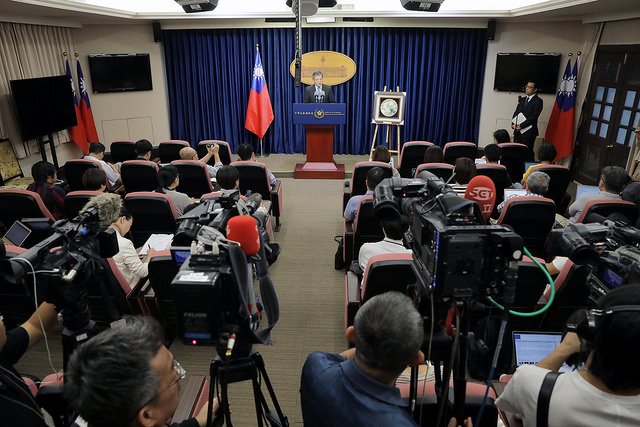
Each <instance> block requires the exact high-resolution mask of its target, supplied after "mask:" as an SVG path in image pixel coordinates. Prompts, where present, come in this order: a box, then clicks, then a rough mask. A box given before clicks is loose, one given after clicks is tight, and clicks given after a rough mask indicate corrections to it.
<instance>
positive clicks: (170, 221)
mask: <svg viewBox="0 0 640 427" xmlns="http://www.w3.org/2000/svg"><path fill="white" fill-rule="evenodd" d="M124 205H125V206H126V208H127V209H128V210H129V212H130V213H131V216H132V217H133V225H132V226H131V234H132V235H133V244H134V246H135V247H136V248H138V247H140V246H142V245H143V244H144V242H145V241H146V240H147V239H148V238H149V236H151V235H152V234H174V233H175V232H176V218H177V215H176V210H175V208H174V207H173V202H172V201H171V198H170V197H169V196H167V195H166V194H163V193H154V192H149V191H139V192H135V193H129V194H127V195H126V196H125V198H124Z"/></svg>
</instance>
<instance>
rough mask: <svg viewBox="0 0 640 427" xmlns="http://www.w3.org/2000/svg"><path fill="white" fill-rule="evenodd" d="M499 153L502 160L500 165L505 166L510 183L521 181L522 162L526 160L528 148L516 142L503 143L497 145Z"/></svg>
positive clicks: (522, 172) (522, 173)
mask: <svg viewBox="0 0 640 427" xmlns="http://www.w3.org/2000/svg"><path fill="white" fill-rule="evenodd" d="M498 146H499V147H500V151H501V152H502V158H501V159H500V164H503V165H505V167H506V168H507V171H508V172H509V176H510V177H511V182H520V181H522V175H524V162H525V161H526V159H527V156H528V153H529V148H528V147H527V146H526V145H524V144H519V143H517V142H504V143H502V144H498Z"/></svg>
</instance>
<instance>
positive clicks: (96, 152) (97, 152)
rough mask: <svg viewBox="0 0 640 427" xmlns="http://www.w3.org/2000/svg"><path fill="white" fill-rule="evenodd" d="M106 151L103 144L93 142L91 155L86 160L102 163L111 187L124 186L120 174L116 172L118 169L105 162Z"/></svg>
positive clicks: (90, 150)
mask: <svg viewBox="0 0 640 427" xmlns="http://www.w3.org/2000/svg"><path fill="white" fill-rule="evenodd" d="M104 150H105V146H104V144H103V143H101V142H93V143H91V145H90V146H89V154H87V155H86V156H84V158H85V159H88V160H96V161H98V162H100V165H102V170H104V172H105V173H106V174H107V179H108V180H109V184H110V185H111V187H113V186H115V185H116V184H122V180H121V179H120V174H119V173H118V171H117V170H116V167H115V166H114V165H112V164H111V163H109V162H105V161H104V160H103V159H104Z"/></svg>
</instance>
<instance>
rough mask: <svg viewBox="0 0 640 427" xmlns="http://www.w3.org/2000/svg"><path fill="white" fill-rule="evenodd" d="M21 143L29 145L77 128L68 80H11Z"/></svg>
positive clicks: (58, 77)
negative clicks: (39, 139)
mask: <svg viewBox="0 0 640 427" xmlns="http://www.w3.org/2000/svg"><path fill="white" fill-rule="evenodd" d="M10 85H11V93H12V94H13V100H14V101H15V105H16V111H17V113H18V119H19V121H20V131H21V133H22V139H23V140H25V141H28V140H30V139H34V138H38V137H41V136H44V135H48V134H51V133H55V132H59V131H61V130H64V129H69V128H71V127H74V126H76V125H77V124H78V121H77V119H76V110H75V106H74V103H73V92H72V91H71V79H69V76H67V75H66V74H64V75H62V76H52V77H38V78H35V79H23V80H11V82H10Z"/></svg>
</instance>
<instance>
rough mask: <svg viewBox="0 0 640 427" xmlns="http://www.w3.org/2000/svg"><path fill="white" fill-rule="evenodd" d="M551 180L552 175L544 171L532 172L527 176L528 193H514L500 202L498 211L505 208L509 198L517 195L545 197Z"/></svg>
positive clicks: (526, 187) (526, 186) (525, 186)
mask: <svg viewBox="0 0 640 427" xmlns="http://www.w3.org/2000/svg"><path fill="white" fill-rule="evenodd" d="M549 181H551V177H549V175H547V174H546V173H544V172H532V173H531V174H530V175H529V176H528V177H527V182H525V183H524V189H525V190H526V191H527V193H526V194H525V195H524V196H520V195H518V194H512V195H510V196H508V197H507V198H505V199H504V201H503V202H502V203H500V204H499V205H498V207H497V209H498V212H502V209H504V205H505V204H506V203H507V200H510V199H513V198H516V197H544V195H545V194H546V193H547V190H548V189H549Z"/></svg>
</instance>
